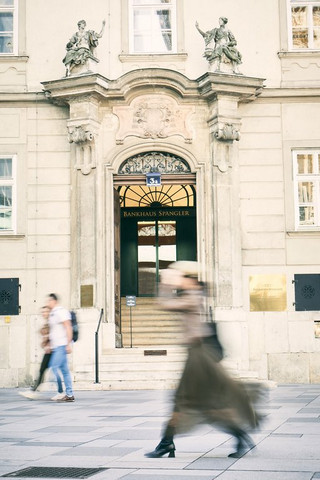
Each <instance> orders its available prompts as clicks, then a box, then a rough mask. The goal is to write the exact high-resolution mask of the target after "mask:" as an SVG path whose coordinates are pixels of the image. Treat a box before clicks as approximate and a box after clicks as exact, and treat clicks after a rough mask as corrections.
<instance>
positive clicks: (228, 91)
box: [41, 68, 264, 104]
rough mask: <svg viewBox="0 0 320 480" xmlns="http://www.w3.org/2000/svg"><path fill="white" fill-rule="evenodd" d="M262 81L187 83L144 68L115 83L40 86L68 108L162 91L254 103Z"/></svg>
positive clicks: (216, 78) (208, 77)
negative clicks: (76, 102) (77, 102)
mask: <svg viewBox="0 0 320 480" xmlns="http://www.w3.org/2000/svg"><path fill="white" fill-rule="evenodd" d="M263 82H264V79H261V78H253V77H245V76H243V75H227V74H217V73H211V72H207V73H205V74H204V75H202V76H201V77H199V78H198V79H196V80H190V79H189V78H187V77H186V76H185V75H183V74H182V73H180V72H177V71H174V70H170V69H162V68H145V69H139V70H132V71H130V72H128V73H125V74H124V75H122V76H121V77H119V78H118V79H115V80H109V79H107V78H105V77H103V76H102V75H100V74H88V75H79V76H70V77H65V78H61V79H59V80H51V81H46V82H41V83H42V85H43V87H44V91H45V94H46V95H47V97H48V98H50V99H51V100H52V101H54V102H56V103H62V104H63V103H65V104H68V103H70V101H72V99H73V98H75V97H78V98H79V97H84V96H91V97H95V98H96V99H97V100H99V101H103V100H118V101H123V102H124V103H125V102H127V101H130V98H132V96H134V95H138V94H147V93H154V92H155V91H156V90H162V91H163V89H166V90H167V92H168V93H170V92H171V93H172V95H174V96H177V97H179V98H180V99H182V100H186V101H188V100H193V101H196V100H198V101H199V100H204V101H207V102H209V103H210V102H211V101H214V99H215V98H216V96H217V95H219V94H224V95H232V96H233V97H237V98H238V100H239V101H240V102H248V101H252V100H254V99H255V98H256V97H257V96H258V95H260V93H261V91H262V89H263Z"/></svg>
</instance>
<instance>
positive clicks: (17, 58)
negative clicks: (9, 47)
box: [0, 53, 29, 63]
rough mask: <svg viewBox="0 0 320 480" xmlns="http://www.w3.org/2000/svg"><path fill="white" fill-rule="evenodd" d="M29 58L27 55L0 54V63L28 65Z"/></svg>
mask: <svg viewBox="0 0 320 480" xmlns="http://www.w3.org/2000/svg"><path fill="white" fill-rule="evenodd" d="M28 60H29V57H28V56H27V55H5V54H1V53H0V62H3V63H11V62H21V63H27V61H28Z"/></svg>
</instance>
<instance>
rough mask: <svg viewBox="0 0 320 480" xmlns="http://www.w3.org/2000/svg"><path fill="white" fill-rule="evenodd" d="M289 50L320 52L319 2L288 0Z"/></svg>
mask: <svg viewBox="0 0 320 480" xmlns="http://www.w3.org/2000/svg"><path fill="white" fill-rule="evenodd" d="M288 16H289V25H290V38H289V45H290V49H291V50H320V1H319V0H317V1H315V0H304V1H303V0H289V14H288Z"/></svg>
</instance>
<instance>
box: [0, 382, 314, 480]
mask: <svg viewBox="0 0 320 480" xmlns="http://www.w3.org/2000/svg"><path fill="white" fill-rule="evenodd" d="M172 393H173V392H171V391H164V392H162V391H150V390H148V391H118V392H114V391H112V392H110V391H78V392H76V401H75V402H74V403H68V404H65V403H56V402H52V401H50V397H51V396H52V395H53V393H52V392H43V393H42V398H41V400H36V401H32V400H27V399H25V398H24V397H21V396H20V395H18V390H17V389H0V403H1V413H0V441H1V443H0V476H2V477H3V476H4V477H5V476H7V475H8V474H9V473H11V472H14V471H17V470H20V469H24V468H26V467H54V468H59V467H86V468H104V470H102V471H99V472H97V473H95V474H93V475H91V476H89V477H86V478H90V479H92V480H101V479H105V480H115V479H120V478H121V479H123V478H125V479H126V480H163V479H176V480H212V479H216V478H219V480H311V479H320V385H280V386H278V387H277V388H275V389H273V390H271V391H270V394H269V398H268V399H267V400H266V402H265V403H264V407H263V412H265V413H266V415H267V417H266V421H265V422H264V424H263V426H262V430H260V431H259V432H258V433H256V434H254V435H253V438H254V440H255V442H256V443H257V447H256V448H254V449H253V450H251V451H250V452H248V453H247V454H246V455H245V456H243V457H242V458H240V459H232V458H228V454H229V453H230V452H232V451H233V450H234V442H233V440H232V439H231V438H230V437H229V436H228V435H226V434H224V433H222V432H219V431H218V430H216V429H213V428H211V427H209V426H202V427H199V428H198V429H197V430H195V431H193V432H192V435H189V436H179V437H176V439H175V443H176V448H177V451H176V458H168V457H162V458H159V459H153V458H145V457H144V453H145V452H146V451H149V450H152V449H153V448H154V447H155V445H156V444H157V443H158V441H159V436H160V431H161V427H162V424H163V422H164V421H165V419H166V418H167V415H168V413H169V411H170V406H171V401H170V399H171V396H172ZM60 471H61V470H60ZM65 471H67V470H65ZM90 472H91V471H90ZM87 473H88V472H87ZM41 475H44V473H42V474H41ZM65 477H66V474H65V473H62V474H61V475H60V477H59V478H65ZM15 478H21V475H20V476H19V475H17V476H16V477H15ZM28 478H31V477H28ZM33 478H34V477H33ZM38 478H49V475H48V476H47V477H44V476H40V477H38ZM51 478H52V477H51ZM78 478H84V477H83V476H82V477H78Z"/></svg>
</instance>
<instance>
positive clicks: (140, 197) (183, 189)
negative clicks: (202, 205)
mask: <svg viewBox="0 0 320 480" xmlns="http://www.w3.org/2000/svg"><path fill="white" fill-rule="evenodd" d="M118 192H119V196H120V205H121V207H149V208H157V207H158V208H161V207H194V206H195V191H194V187H193V186H192V185H161V186H160V187H147V186H143V185H130V186H122V187H119V189H118Z"/></svg>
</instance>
